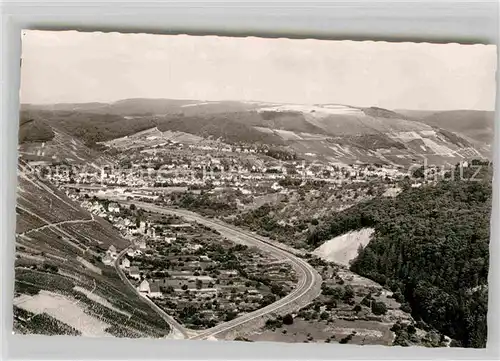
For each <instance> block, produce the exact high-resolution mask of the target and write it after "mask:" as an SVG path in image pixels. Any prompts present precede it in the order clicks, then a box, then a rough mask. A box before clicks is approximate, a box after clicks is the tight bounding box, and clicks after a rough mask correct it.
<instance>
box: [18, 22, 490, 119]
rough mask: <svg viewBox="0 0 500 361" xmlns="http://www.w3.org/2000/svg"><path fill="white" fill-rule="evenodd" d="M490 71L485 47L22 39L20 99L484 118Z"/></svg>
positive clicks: (86, 36) (110, 36) (88, 36)
mask: <svg viewBox="0 0 500 361" xmlns="http://www.w3.org/2000/svg"><path fill="white" fill-rule="evenodd" d="M496 64H497V55H496V46H494V45H459V44H456V43H452V44H429V43H389V42H372V41H363V42H354V41H330V40H314V39H304V40H300V39H285V38H279V39H265V38H256V37H247V38H232V37H217V36H188V35H151V34H119V33H97V32H96V33H90V32H88V33H83V32H76V31H34V30H25V31H23V34H22V69H21V91H20V95H21V102H22V103H32V104H50V103H83V102H112V101H116V100H121V99H127V98H168V99H194V100H201V101H206V100H215V101H217V100H243V101H265V102H279V103H297V104H320V103H336V104H345V105H353V106H378V107H382V108H388V109H416V110H448V109H477V110H494V108H495V91H496V83H495V72H496Z"/></svg>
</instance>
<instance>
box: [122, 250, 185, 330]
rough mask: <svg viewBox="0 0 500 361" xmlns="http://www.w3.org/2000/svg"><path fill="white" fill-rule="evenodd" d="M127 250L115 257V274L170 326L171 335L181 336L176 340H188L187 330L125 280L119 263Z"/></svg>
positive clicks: (125, 277)
mask: <svg viewBox="0 0 500 361" xmlns="http://www.w3.org/2000/svg"><path fill="white" fill-rule="evenodd" d="M128 249H129V248H125V249H123V250H122V251H121V252H120V253H119V254H118V256H117V257H116V260H115V263H114V266H115V269H116V272H118V275H119V276H120V278H121V279H122V281H123V282H125V284H127V285H128V286H129V287H130V288H132V289H133V290H134V292H135V293H136V294H137V295H138V296H139V297H141V298H142V299H143V300H144V302H146V303H147V304H148V305H149V306H151V308H153V309H154V310H155V311H156V312H157V313H158V314H159V315H160V316H161V317H162V318H163V319H164V320H165V321H166V322H167V323H168V324H169V325H170V327H171V328H172V330H171V333H177V334H178V335H179V336H180V335H182V336H181V337H178V338H189V336H190V335H189V334H188V333H187V330H186V329H185V328H184V327H182V325H181V324H179V322H177V321H176V320H175V319H174V318H173V317H172V316H170V315H169V314H167V313H166V312H165V311H163V310H162V309H161V308H160V307H158V306H157V305H156V304H155V303H154V302H153V301H151V300H150V299H149V298H147V297H145V296H143V295H141V294H140V292H139V291H138V290H137V288H136V287H135V286H134V285H133V284H132V282H130V280H129V279H128V278H127V276H126V275H125V273H124V272H123V270H122V269H121V268H120V261H121V259H122V257H123V256H124V255H125V253H127V250H128Z"/></svg>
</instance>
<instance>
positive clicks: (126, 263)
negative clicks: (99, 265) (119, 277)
mask: <svg viewBox="0 0 500 361" xmlns="http://www.w3.org/2000/svg"><path fill="white" fill-rule="evenodd" d="M121 267H122V268H130V261H129V260H128V258H127V257H124V258H123V259H122V264H121Z"/></svg>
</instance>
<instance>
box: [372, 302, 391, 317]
mask: <svg viewBox="0 0 500 361" xmlns="http://www.w3.org/2000/svg"><path fill="white" fill-rule="evenodd" d="M372 312H373V314H374V315H377V316H378V315H385V314H386V313H387V306H386V305H385V303H383V302H379V301H374V302H372Z"/></svg>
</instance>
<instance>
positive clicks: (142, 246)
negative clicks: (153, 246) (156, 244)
mask: <svg viewBox="0 0 500 361" xmlns="http://www.w3.org/2000/svg"><path fill="white" fill-rule="evenodd" d="M137 246H138V247H139V248H140V249H146V240H145V239H144V238H141V239H139V240H138V241H137Z"/></svg>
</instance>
